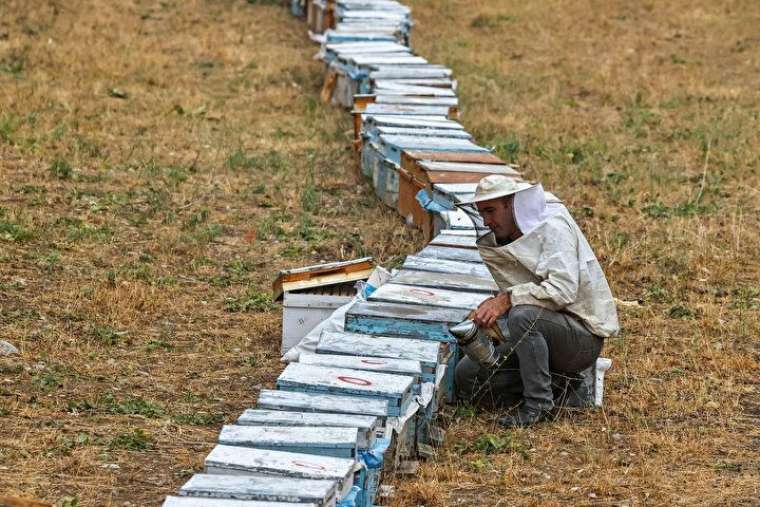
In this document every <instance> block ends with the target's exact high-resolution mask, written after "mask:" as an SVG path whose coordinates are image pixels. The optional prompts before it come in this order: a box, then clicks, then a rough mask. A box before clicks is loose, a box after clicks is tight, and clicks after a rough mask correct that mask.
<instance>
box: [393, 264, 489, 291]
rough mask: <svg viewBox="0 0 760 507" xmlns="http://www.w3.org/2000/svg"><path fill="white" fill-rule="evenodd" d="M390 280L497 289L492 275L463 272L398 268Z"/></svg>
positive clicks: (460, 289) (400, 282) (421, 285)
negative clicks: (474, 274)
mask: <svg viewBox="0 0 760 507" xmlns="http://www.w3.org/2000/svg"><path fill="white" fill-rule="evenodd" d="M390 282H393V283H397V284H402V285H415V286H419V287H435V288H439V289H450V290H458V291H466V292H483V293H486V294H491V295H493V294H496V293H497V292H498V291H499V288H498V286H497V285H496V282H495V281H494V280H493V277H491V276H490V275H489V276H485V277H480V276H472V275H468V274H463V273H435V272H431V271H417V270H411V269H403V268H402V269H400V270H399V271H398V272H396V274H394V275H393V277H392V278H391V279H390Z"/></svg>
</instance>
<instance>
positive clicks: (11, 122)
mask: <svg viewBox="0 0 760 507" xmlns="http://www.w3.org/2000/svg"><path fill="white" fill-rule="evenodd" d="M17 128H18V120H17V119H16V116H15V115H13V114H11V113H6V114H4V115H3V117H2V118H0V141H3V142H5V143H8V144H13V133H14V132H15V131H16V129H17Z"/></svg>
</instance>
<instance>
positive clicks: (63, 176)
mask: <svg viewBox="0 0 760 507" xmlns="http://www.w3.org/2000/svg"><path fill="white" fill-rule="evenodd" d="M48 172H49V173H50V175H51V176H53V177H55V178H58V179H59V180H68V179H71V176H72V175H73V174H74V169H73V168H72V167H71V164H69V163H68V162H67V161H66V160H64V159H62V158H57V159H55V160H53V162H52V163H51V164H50V167H49V168H48Z"/></svg>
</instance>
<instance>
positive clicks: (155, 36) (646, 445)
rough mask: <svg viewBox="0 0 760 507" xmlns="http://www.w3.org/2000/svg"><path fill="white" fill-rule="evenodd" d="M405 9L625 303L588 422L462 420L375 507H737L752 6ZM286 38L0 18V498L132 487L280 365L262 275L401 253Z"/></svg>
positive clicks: (101, 13)
mask: <svg viewBox="0 0 760 507" xmlns="http://www.w3.org/2000/svg"><path fill="white" fill-rule="evenodd" d="M410 4H411V5H412V7H413V9H414V17H415V20H416V21H417V26H416V27H415V33H414V45H415V49H416V50H417V51H418V52H419V53H421V54H422V55H424V56H426V57H427V58H429V59H430V60H431V61H433V62H439V63H445V64H448V65H450V66H451V67H453V69H454V70H455V73H456V76H457V77H458V79H459V82H460V89H459V93H460V98H461V101H462V110H463V122H464V123H465V125H466V126H467V127H468V128H469V129H470V130H471V131H472V132H473V134H474V135H475V137H476V139H477V140H478V141H479V142H481V143H485V144H490V145H493V146H495V148H496V150H497V152H498V153H499V154H500V155H501V156H502V157H504V158H505V159H508V160H511V161H514V162H516V163H518V164H520V165H521V166H522V168H523V170H524V171H525V173H526V175H527V176H528V177H530V178H533V179H539V180H541V181H543V182H544V184H545V186H546V187H547V188H549V189H551V190H552V191H554V192H555V193H556V194H557V195H558V196H560V197H561V198H562V199H564V200H565V201H566V202H567V204H568V205H569V206H571V208H572V209H573V211H574V214H575V216H576V217H577V219H578V221H579V223H580V224H581V226H582V227H583V229H584V230H585V231H586V233H587V236H588V238H589V240H590V242H591V243H592V245H593V246H594V247H595V249H596V251H597V253H598V255H599V257H600V259H601V261H602V263H603V265H604V267H605V270H606V272H607V273H608V277H609V280H610V284H611V285H612V288H613V291H614V293H615V295H616V296H617V297H618V298H619V299H621V300H623V301H626V302H628V304H627V305H621V307H620V313H621V321H622V324H623V332H622V333H621V335H620V336H619V337H616V338H614V339H611V340H609V341H608V343H607V345H606V347H605V351H604V355H606V356H607V357H611V358H612V359H613V360H614V362H615V364H614V366H613V369H612V370H611V371H610V373H609V375H608V380H607V383H606V386H607V393H606V399H605V408H604V410H602V411H596V412H591V413H586V414H582V415H577V416H574V417H562V418H561V419H560V420H558V421H556V422H555V423H553V424H547V425H543V426H541V427H540V428H536V429H531V430H521V431H515V432H505V431H502V430H500V429H499V428H498V427H497V426H496V424H495V421H496V414H492V413H478V412H477V411H475V410H472V409H470V408H469V407H462V408H460V409H459V410H458V411H457V412H456V417H454V418H453V419H452V422H451V425H450V426H449V431H448V436H447V441H446V444H445V446H444V447H443V448H442V449H440V450H439V456H438V457H437V459H436V460H434V461H433V462H430V463H427V464H424V465H423V466H422V467H421V469H420V472H419V474H418V476H417V477H412V478H406V479H404V480H402V481H398V482H396V485H397V487H398V489H399V494H398V496H397V497H396V500H395V501H393V502H392V503H393V504H395V505H406V506H416V505H426V506H430V507H433V506H448V505H555V504H562V505H620V506H622V505H629V506H634V505H665V504H675V505H758V500H757V499H758V498H759V497H760V486H758V484H760V477H759V475H760V473H759V467H758V457H757V456H758V450H759V446H758V438H759V437H760V435H759V434H758V430H757V426H758V398H757V385H758V381H760V376H759V375H758V350H757V342H758V338H757V337H758V334H759V332H760V324H759V323H758V322H759V318H760V268H759V265H760V264H759V263H758V261H757V252H758V251H759V249H760V235H759V234H758V233H759V232H760V227H759V226H760V214H759V211H760V209H759V208H760V206H758V204H757V203H758V197H759V196H760V176H759V175H758V165H759V164H758V162H759V161H760V139H759V137H760V133H759V130H758V115H759V114H760V112H759V111H760V38H758V32H757V28H756V27H757V26H758V22H760V4H758V3H757V2H754V1H751V0H746V1H727V2H711V1H707V0H697V1H686V0H672V1H670V2H638V1H637V2H627V1H626V2H624V1H616V0H613V1H610V2H592V1H575V2H559V1H556V0H555V1H547V2H517V1H514V0H502V1H498V2H472V1H470V2H465V1H464V0H457V1H436V2H434V1H431V0H424V1H423V0H418V1H413V2H410ZM314 51H315V47H314V46H312V45H311V44H310V43H309V42H308V41H307V39H306V37H305V26H304V24H303V23H302V22H300V21H298V20H295V19H293V18H291V17H290V16H289V14H288V13H287V10H286V9H285V8H284V7H282V6H281V5H280V3H279V2H273V3H269V2H244V1H242V0H240V1H238V0H214V1H212V0H207V1H201V0H188V1H171V0H170V1H163V2H151V1H135V0H127V1H122V2H112V1H106V0H89V1H84V0H72V1H69V2H53V1H42V0H31V1H20V0H11V1H7V0H6V1H5V2H4V3H2V4H1V5H0V182H2V185H0V339H5V340H9V341H10V342H12V343H14V344H15V345H16V346H18V347H19V349H21V355H20V357H19V358H16V359H11V360H8V359H5V360H0V492H2V493H5V494H17V495H33V496H36V497H39V498H42V499H45V500H48V501H51V502H59V503H60V504H61V505H67V506H69V507H74V506H101V505H140V506H142V505H159V504H160V502H161V500H162V498H163V496H164V495H166V494H167V493H170V492H172V491H175V490H176V488H177V487H179V486H180V485H181V484H182V483H183V482H184V481H185V480H186V479H187V477H189V475H191V474H192V473H193V472H194V471H196V470H198V469H199V468H200V466H201V463H202V459H203V457H204V456H205V454H206V453H207V451H208V450H209V449H210V448H211V446H212V445H213V441H214V439H215V438H216V436H217V433H218V430H219V426H220V425H221V424H222V423H223V422H224V421H232V420H234V419H235V418H236V417H237V415H238V414H239V413H240V412H241V411H242V410H243V409H244V408H246V407H249V406H251V405H252V404H253V402H254V400H255V394H256V391H257V390H258V389H260V388H261V387H268V386H271V384H272V382H273V380H274V378H275V377H276V375H277V373H278V372H279V370H280V368H281V366H280V364H279V363H278V361H277V358H278V349H279V334H280V309H279V307H278V306H277V305H276V304H273V303H272V301H271V298H270V297H269V285H270V283H271V281H272V280H273V278H274V276H275V274H276V271H277V270H278V269H281V268H284V267H290V266H296V265H303V264H308V263H314V262H319V261H321V260H333V259H341V258H353V257H357V256H360V255H365V254H369V255H374V256H375V257H376V258H377V259H378V260H379V261H380V262H381V263H384V264H385V265H390V266H392V265H394V264H395V263H397V262H398V261H399V259H400V258H401V257H402V256H403V255H404V254H407V253H410V252H413V251H414V250H416V249H417V248H419V247H420V246H421V237H420V235H419V234H418V233H416V232H415V231H412V230H409V229H407V228H405V227H404V226H403V223H402V221H401V219H400V218H398V217H397V216H395V214H394V212H392V211H391V210H388V209H385V208H383V206H382V205H380V204H378V202H377V200H376V199H375V198H374V197H373V194H372V192H371V190H370V188H369V187H368V186H367V185H366V184H356V183H355V182H353V181H352V180H351V179H350V178H348V177H347V176H346V175H347V174H348V172H347V168H349V167H350V166H351V164H352V163H353V159H352V155H351V152H350V151H349V141H350V135H349V133H348V131H349V130H350V128H351V125H350V121H349V118H348V115H347V114H346V113H345V112H343V111H341V110H338V109H335V108H331V107H327V106H323V105H322V104H320V103H318V101H317V97H318V92H319V87H320V84H321V79H322V67H321V65H320V64H319V63H318V62H315V61H313V60H312V59H311V56H312V55H313V53H314Z"/></svg>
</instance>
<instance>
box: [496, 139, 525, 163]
mask: <svg viewBox="0 0 760 507" xmlns="http://www.w3.org/2000/svg"><path fill="white" fill-rule="evenodd" d="M494 149H495V150H496V155H498V156H499V157H500V158H501V159H503V160H504V161H505V162H507V163H510V164H514V163H516V162H517V156H518V155H519V154H520V150H521V146H520V140H519V139H518V138H517V136H516V135H514V134H510V135H508V136H507V138H506V139H504V140H499V141H497V142H495V143H494Z"/></svg>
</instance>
